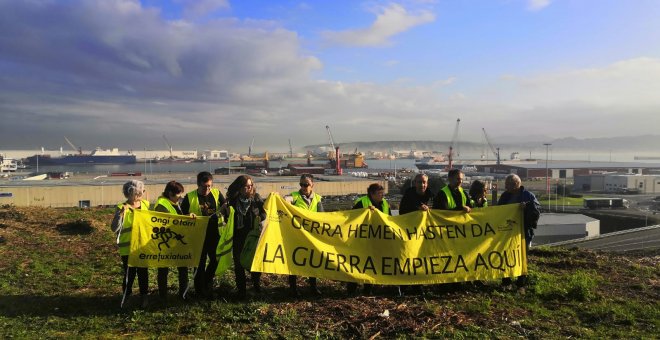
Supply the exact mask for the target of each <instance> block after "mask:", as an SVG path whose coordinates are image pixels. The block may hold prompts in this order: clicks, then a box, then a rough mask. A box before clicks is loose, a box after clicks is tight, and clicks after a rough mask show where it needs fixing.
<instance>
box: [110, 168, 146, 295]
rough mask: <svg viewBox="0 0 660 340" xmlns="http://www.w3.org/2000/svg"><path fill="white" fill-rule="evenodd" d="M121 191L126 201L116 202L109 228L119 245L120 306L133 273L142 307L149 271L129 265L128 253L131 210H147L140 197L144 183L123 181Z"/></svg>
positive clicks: (130, 288)
mask: <svg viewBox="0 0 660 340" xmlns="http://www.w3.org/2000/svg"><path fill="white" fill-rule="evenodd" d="M122 193H123V194H124V197H126V201H124V202H121V203H119V204H117V208H116V209H115V215H114V217H113V219H112V224H111V229H112V231H113V232H115V233H116V234H117V246H118V247H119V256H120V257H121V263H122V269H123V273H124V277H123V279H122V283H121V285H122V299H121V306H122V307H123V306H124V302H125V301H126V298H127V297H128V296H130V295H131V291H132V290H133V282H134V281H135V275H136V274H137V277H138V286H139V288H140V297H141V300H142V308H145V307H146V306H147V304H148V303H149V302H148V297H147V294H148V293H149V281H148V280H149V272H148V270H147V268H144V267H140V268H136V267H129V266H128V255H129V253H130V245H131V229H132V227H133V211H134V210H135V209H139V210H149V201H148V200H145V199H142V196H143V195H144V193H145V189H144V183H143V182H142V181H137V180H132V181H128V182H126V183H124V186H123V187H122Z"/></svg>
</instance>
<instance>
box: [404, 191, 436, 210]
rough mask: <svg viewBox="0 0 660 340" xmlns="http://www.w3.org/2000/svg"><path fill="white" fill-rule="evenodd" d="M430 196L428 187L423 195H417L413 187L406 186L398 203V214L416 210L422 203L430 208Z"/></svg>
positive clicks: (431, 195)
mask: <svg viewBox="0 0 660 340" xmlns="http://www.w3.org/2000/svg"><path fill="white" fill-rule="evenodd" d="M432 197H433V194H432V193H431V191H430V190H428V189H427V190H426V191H425V192H424V194H423V195H419V194H418V193H417V189H416V188H415V187H411V188H408V189H407V190H406V192H405V193H404V194H403V198H401V204H400V205H399V215H403V214H407V213H409V212H413V211H418V210H419V207H420V206H421V205H422V204H425V205H427V206H429V208H430V207H431V206H430V205H429V201H431V198H432Z"/></svg>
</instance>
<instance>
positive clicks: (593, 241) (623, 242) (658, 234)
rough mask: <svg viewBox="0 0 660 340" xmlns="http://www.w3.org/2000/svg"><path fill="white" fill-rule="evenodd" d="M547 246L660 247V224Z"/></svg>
mask: <svg viewBox="0 0 660 340" xmlns="http://www.w3.org/2000/svg"><path fill="white" fill-rule="evenodd" d="M547 246H562V247H578V248H584V249H593V250H603V251H616V252H625V251H633V250H648V249H660V225H654V226H649V227H644V228H638V229H632V230H626V231H620V232H616V233H609V234H603V235H601V236H598V237H594V238H590V239H586V240H585V239H579V240H571V241H564V242H557V243H552V244H547Z"/></svg>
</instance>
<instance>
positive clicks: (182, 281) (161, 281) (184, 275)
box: [158, 267, 188, 297]
mask: <svg viewBox="0 0 660 340" xmlns="http://www.w3.org/2000/svg"><path fill="white" fill-rule="evenodd" d="M177 270H178V272H179V295H183V293H184V292H185V291H186V288H188V268H187V267H177ZM169 272H170V269H169V268H158V294H160V296H163V297H164V296H167V274H168V273H169Z"/></svg>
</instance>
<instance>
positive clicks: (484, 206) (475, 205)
mask: <svg viewBox="0 0 660 340" xmlns="http://www.w3.org/2000/svg"><path fill="white" fill-rule="evenodd" d="M470 202H471V203H472V206H473V207H475V208H488V200H485V201H484V205H483V206H481V207H477V201H475V200H473V199H470Z"/></svg>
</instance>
